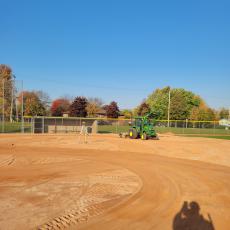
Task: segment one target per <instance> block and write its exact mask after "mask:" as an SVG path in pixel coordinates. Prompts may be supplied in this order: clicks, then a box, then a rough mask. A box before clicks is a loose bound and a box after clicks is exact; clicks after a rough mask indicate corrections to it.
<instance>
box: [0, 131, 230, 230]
mask: <svg viewBox="0 0 230 230" xmlns="http://www.w3.org/2000/svg"><path fill="white" fill-rule="evenodd" d="M192 201H194V202H193V203H190V202H192ZM186 202H188V204H187V203H186ZM229 220H230V142H229V141H228V140H217V139H216V140H215V139H205V138H189V137H179V136H174V135H162V136H161V137H160V140H158V141H157V140H148V141H142V140H130V139H121V138H119V137H118V136H117V135H94V136H90V137H89V138H88V143H87V144H85V143H83V140H80V142H79V138H78V137H77V136H76V135H26V134H25V135H20V134H17V135H16V134H9V135H5V134H4V135H0V229H4V230H11V229H106V230H107V229H114V230H115V229H132V230H133V229H138V230H139V229H156V230H170V229H171V230H185V229H191V230H193V229H194V230H195V229H196V230H200V229H204V230H213V229H217V230H225V229H226V230H228V229H230V222H229Z"/></svg>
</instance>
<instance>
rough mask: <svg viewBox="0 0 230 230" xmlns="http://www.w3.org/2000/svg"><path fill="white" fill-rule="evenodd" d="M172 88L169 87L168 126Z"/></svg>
mask: <svg viewBox="0 0 230 230" xmlns="http://www.w3.org/2000/svg"><path fill="white" fill-rule="evenodd" d="M170 107H171V89H170V88H169V103H168V127H169V126H170Z"/></svg>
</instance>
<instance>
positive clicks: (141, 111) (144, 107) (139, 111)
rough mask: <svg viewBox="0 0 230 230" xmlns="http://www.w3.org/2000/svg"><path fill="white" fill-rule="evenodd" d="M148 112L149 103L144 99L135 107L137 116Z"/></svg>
mask: <svg viewBox="0 0 230 230" xmlns="http://www.w3.org/2000/svg"><path fill="white" fill-rule="evenodd" d="M149 112H150V108H149V105H148V104H147V103H146V102H145V101H144V102H142V103H141V105H140V106H139V107H138V109H137V115H138V116H145V115H146V114H147V113H149Z"/></svg>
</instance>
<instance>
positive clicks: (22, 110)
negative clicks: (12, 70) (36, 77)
mask: <svg viewBox="0 0 230 230" xmlns="http://www.w3.org/2000/svg"><path fill="white" fill-rule="evenodd" d="M21 116H22V117H21V132H22V133H24V93H23V81H22V105H21Z"/></svg>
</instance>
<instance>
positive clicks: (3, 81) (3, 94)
mask: <svg viewBox="0 0 230 230" xmlns="http://www.w3.org/2000/svg"><path fill="white" fill-rule="evenodd" d="M2 132H3V133H4V132H5V79H4V77H3V79H2Z"/></svg>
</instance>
